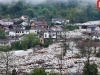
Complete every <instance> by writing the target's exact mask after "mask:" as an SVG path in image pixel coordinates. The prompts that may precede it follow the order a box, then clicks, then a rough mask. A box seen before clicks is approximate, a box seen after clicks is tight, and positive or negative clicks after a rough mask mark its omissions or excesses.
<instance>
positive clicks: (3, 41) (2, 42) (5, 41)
mask: <svg viewBox="0 0 100 75" xmlns="http://www.w3.org/2000/svg"><path fill="white" fill-rule="evenodd" d="M8 42H9V40H8V39H0V44H4V43H8Z"/></svg>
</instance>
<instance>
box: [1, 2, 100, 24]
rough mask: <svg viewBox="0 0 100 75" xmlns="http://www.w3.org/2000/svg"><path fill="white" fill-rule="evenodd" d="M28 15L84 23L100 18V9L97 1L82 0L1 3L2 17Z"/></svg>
mask: <svg viewBox="0 0 100 75" xmlns="http://www.w3.org/2000/svg"><path fill="white" fill-rule="evenodd" d="M22 15H28V16H29V17H30V18H34V17H37V16H45V18H46V20H49V21H50V20H51V19H52V18H64V19H69V20H70V22H71V23H77V22H80V23H83V22H86V21H92V20H99V19H100V10H98V9H97V8H96V4H95V3H89V2H82V0H69V1H67V2H52V0H47V2H45V3H41V4H32V3H26V2H25V1H24V0H20V1H18V2H13V3H11V4H4V3H0V19H2V18H10V19H13V18H19V17H20V16H22Z"/></svg>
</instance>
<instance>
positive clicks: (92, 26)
mask: <svg viewBox="0 0 100 75" xmlns="http://www.w3.org/2000/svg"><path fill="white" fill-rule="evenodd" d="M95 27H97V25H91V26H87V28H95Z"/></svg>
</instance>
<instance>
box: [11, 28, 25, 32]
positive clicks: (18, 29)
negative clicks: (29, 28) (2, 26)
mask: <svg viewBox="0 0 100 75" xmlns="http://www.w3.org/2000/svg"><path fill="white" fill-rule="evenodd" d="M9 31H25V29H20V28H16V29H10V30H9Z"/></svg>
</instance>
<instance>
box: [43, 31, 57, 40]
mask: <svg viewBox="0 0 100 75" xmlns="http://www.w3.org/2000/svg"><path fill="white" fill-rule="evenodd" d="M56 37H57V34H56V31H53V30H45V31H44V39H49V38H51V39H56Z"/></svg>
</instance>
